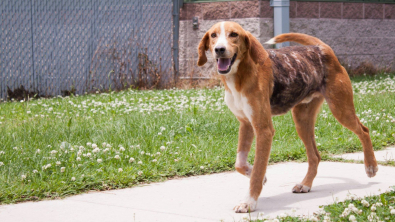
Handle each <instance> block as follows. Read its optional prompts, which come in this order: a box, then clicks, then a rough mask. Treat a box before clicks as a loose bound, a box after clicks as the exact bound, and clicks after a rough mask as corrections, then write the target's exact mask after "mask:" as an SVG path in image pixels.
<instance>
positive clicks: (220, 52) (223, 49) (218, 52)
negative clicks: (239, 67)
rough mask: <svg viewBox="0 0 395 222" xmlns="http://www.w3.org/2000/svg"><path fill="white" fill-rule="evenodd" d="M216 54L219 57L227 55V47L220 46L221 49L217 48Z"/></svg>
mask: <svg viewBox="0 0 395 222" xmlns="http://www.w3.org/2000/svg"><path fill="white" fill-rule="evenodd" d="M214 50H215V53H216V54H217V55H222V54H224V53H225V47H224V46H219V47H215V49H214Z"/></svg>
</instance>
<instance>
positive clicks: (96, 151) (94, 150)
mask: <svg viewBox="0 0 395 222" xmlns="http://www.w3.org/2000/svg"><path fill="white" fill-rule="evenodd" d="M98 152H100V149H99V148H98V147H96V148H95V149H93V150H92V153H98Z"/></svg>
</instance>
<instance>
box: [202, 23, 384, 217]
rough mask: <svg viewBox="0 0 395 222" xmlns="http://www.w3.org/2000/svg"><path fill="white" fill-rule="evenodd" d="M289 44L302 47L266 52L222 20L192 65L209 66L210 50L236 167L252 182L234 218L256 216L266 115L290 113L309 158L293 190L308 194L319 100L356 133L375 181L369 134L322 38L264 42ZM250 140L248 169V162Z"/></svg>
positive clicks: (267, 145)
mask: <svg viewBox="0 0 395 222" xmlns="http://www.w3.org/2000/svg"><path fill="white" fill-rule="evenodd" d="M286 41H293V42H297V43H300V44H302V45H304V46H293V47H285V48H281V49H277V50H274V49H271V50H265V49H264V48H263V46H262V45H261V44H260V43H259V41H258V40H257V39H256V38H255V37H254V36H252V35H251V33H249V32H247V31H245V30H244V29H243V28H242V27H241V26H240V25H239V24H237V23H234V22H220V23H217V24H215V25H214V26H213V27H211V29H210V30H208V31H207V33H206V34H205V35H204V36H203V38H202V40H201V42H200V44H199V47H198V53H199V59H198V65H199V66H202V65H204V64H205V63H206V62H207V57H206V51H207V50H210V52H211V54H212V55H213V57H214V58H215V61H216V63H217V71H218V73H219V74H220V77H221V80H222V82H223V84H224V85H225V102H226V104H227V105H228V107H229V109H230V110H231V111H232V112H233V114H234V115H235V116H236V118H237V119H238V120H239V122H240V127H239V142H238V148H237V159H236V170H237V171H238V172H239V173H241V174H243V175H245V176H247V177H250V178H251V179H250V190H249V194H248V197H247V198H246V200H245V201H244V202H242V203H240V204H239V205H237V206H236V207H235V208H234V210H235V212H237V213H246V212H249V211H254V210H255V208H256V205H257V199H258V197H259V195H260V193H261V190H262V186H263V184H264V183H265V182H266V177H265V174H266V167H267V164H268V161H269V155H270V149H271V144H272V138H273V135H274V129H273V125H272V119H271V118H272V116H274V115H282V114H285V113H287V112H288V111H289V110H291V111H292V116H293V120H294V122H295V125H296V130H297V132H298V135H299V137H300V138H301V139H302V141H303V143H304V145H305V147H306V153H307V157H308V163H309V167H308V171H307V174H306V176H305V178H304V179H303V180H302V182H301V183H300V184H296V185H295V186H294V188H293V189H292V192H294V193H306V192H309V191H310V189H311V187H312V184H313V180H314V178H315V176H316V174H317V167H318V164H319V162H320V160H321V157H320V154H319V152H318V150H317V147H316V143H315V139H314V124H315V120H316V117H317V114H318V112H319V109H320V107H321V104H322V103H323V101H324V99H325V100H326V101H327V103H328V105H329V108H330V110H331V111H332V113H333V115H334V116H335V118H336V119H337V120H338V121H339V122H340V123H341V124H342V125H343V126H345V127H347V128H348V129H350V130H351V131H352V132H354V133H355V134H356V135H358V137H359V139H360V141H361V143H362V147H363V152H364V156H365V158H364V162H365V171H366V174H367V175H368V177H373V176H375V175H376V172H377V171H378V167H377V162H376V158H375V156H374V153H373V148H372V142H371V140H370V136H369V129H368V128H367V127H365V126H364V125H362V123H361V122H360V121H359V119H358V117H357V116H356V114H355V109H354V103H353V91H352V87H351V82H350V79H349V77H348V74H347V72H346V70H345V69H344V68H343V67H342V66H341V65H340V63H339V61H338V59H337V57H336V56H335V54H334V52H333V50H332V49H331V48H330V47H329V46H328V45H326V44H325V43H323V42H322V41H321V40H319V39H317V38H315V37H312V36H309V35H305V34H299V33H289V34H282V35H278V36H276V37H274V38H273V39H270V40H269V41H268V42H267V43H268V44H275V43H281V42H286ZM254 135H255V136H256V151H255V159H254V166H251V165H250V164H249V163H248V162H247V156H248V152H249V151H250V148H251V143H252V140H253V138H254Z"/></svg>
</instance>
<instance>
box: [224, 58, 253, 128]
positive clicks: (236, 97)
mask: <svg viewBox="0 0 395 222" xmlns="http://www.w3.org/2000/svg"><path fill="white" fill-rule="evenodd" d="M234 65H238V64H236V62H235V64H234ZM235 68H236V69H237V66H236V67H235ZM232 69H233V67H232ZM231 71H232V70H231ZM234 78H235V77H234V75H229V74H228V75H227V76H226V85H227V86H228V88H229V91H228V90H225V103H226V105H227V106H228V107H229V109H230V111H232V113H233V114H234V115H235V116H237V117H239V118H243V119H244V118H247V119H248V120H249V121H250V122H252V115H253V110H252V107H251V105H250V104H249V102H248V99H247V97H245V96H244V95H242V94H241V93H240V92H238V91H237V90H236V87H235V82H234V81H235V80H234Z"/></svg>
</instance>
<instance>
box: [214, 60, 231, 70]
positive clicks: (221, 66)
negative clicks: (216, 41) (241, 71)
mask: <svg viewBox="0 0 395 222" xmlns="http://www.w3.org/2000/svg"><path fill="white" fill-rule="evenodd" d="M217 65H218V70H219V71H226V70H228V68H229V66H230V59H228V58H219V59H218V62H217Z"/></svg>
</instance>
